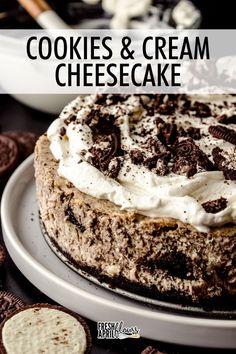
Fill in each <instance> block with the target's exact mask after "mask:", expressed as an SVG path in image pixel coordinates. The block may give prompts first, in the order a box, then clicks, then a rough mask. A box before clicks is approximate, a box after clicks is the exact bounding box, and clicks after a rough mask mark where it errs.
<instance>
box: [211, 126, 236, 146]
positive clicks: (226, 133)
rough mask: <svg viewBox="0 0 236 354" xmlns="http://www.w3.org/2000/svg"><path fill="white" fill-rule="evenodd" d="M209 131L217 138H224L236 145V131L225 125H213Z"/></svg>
mask: <svg viewBox="0 0 236 354" xmlns="http://www.w3.org/2000/svg"><path fill="white" fill-rule="evenodd" d="M208 131H209V133H210V134H211V135H212V136H213V137H214V138H216V139H223V140H225V141H227V142H228V143H231V144H233V145H236V131H234V130H233V129H229V128H227V127H223V126H222V125H211V126H210V127H209V129H208Z"/></svg>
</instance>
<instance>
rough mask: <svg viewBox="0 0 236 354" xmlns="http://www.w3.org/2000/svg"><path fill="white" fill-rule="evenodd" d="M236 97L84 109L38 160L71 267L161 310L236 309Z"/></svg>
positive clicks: (44, 197)
mask: <svg viewBox="0 0 236 354" xmlns="http://www.w3.org/2000/svg"><path fill="white" fill-rule="evenodd" d="M235 148H236V97H235V96H233V95H224V96H219V95H211V96H191V97H190V96H186V95H97V96H84V97H78V98H77V99H76V100H74V101H73V102H72V103H70V104H69V105H68V106H67V107H66V108H65V109H64V110H63V112H62V113H61V115H60V117H59V118H58V119H56V120H55V121H54V122H53V123H52V124H51V126H50V127H49V129H48V132H47V135H43V136H42V137H41V138H40V139H39V141H38V143H37V146H36V151H35V176H36V187H37V198H38V203H39V210H40V216H41V220H42V223H43V225H44V228H45V230H46V232H47V235H48V237H49V238H50V240H51V242H52V243H53V244H54V245H55V247H56V248H57V249H58V250H59V251H61V252H62V253H63V254H64V255H65V256H66V257H67V258H68V259H69V260H70V261H71V262H72V264H73V265H74V266H75V267H77V268H78V269H81V270H83V271H86V272H87V273H89V274H91V275H93V276H95V277H96V278H97V279H98V280H99V281H101V282H102V281H105V282H108V283H109V284H111V286H117V287H119V288H124V289H127V290H129V291H132V292H135V293H138V294H142V295H144V296H149V297H153V298H157V299H164V300H168V301H175V302H181V303H191V304H197V305H204V304H213V305H217V306H218V305H219V304H223V303H225V302H226V299H227V302H228V300H229V299H230V301H231V300H232V301H233V303H234V302H235V299H236V225H235V223H236V155H235Z"/></svg>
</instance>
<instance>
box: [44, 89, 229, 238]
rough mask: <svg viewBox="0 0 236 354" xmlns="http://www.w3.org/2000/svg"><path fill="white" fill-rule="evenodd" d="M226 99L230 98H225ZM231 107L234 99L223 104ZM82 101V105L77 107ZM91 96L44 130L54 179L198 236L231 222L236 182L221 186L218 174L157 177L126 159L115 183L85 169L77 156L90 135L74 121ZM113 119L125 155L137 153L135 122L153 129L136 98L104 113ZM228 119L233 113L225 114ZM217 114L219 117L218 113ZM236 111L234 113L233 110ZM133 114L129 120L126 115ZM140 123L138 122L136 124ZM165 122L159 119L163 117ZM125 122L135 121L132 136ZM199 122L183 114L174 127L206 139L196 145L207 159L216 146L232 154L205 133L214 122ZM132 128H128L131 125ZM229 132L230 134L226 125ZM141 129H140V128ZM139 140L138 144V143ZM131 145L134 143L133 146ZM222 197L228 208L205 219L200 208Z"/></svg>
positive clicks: (213, 103)
mask: <svg viewBox="0 0 236 354" xmlns="http://www.w3.org/2000/svg"><path fill="white" fill-rule="evenodd" d="M230 97H231V96H230ZM191 99H192V100H196V101H200V102H204V101H205V102H211V107H212V109H215V110H217V109H219V108H218V107H217V104H219V102H221V101H220V100H225V99H226V98H225V96H224V97H221V98H220V97H219V96H204V97H201V96H198V97H195V96H193V97H192V98H191ZM227 99H228V100H229V102H230V100H232V99H233V100H234V101H236V98H232V97H231V98H227ZM81 100H83V102H82V101H81ZM93 102H94V97H93V96H87V97H85V98H84V99H81V98H77V99H76V100H75V101H73V102H72V103H70V104H69V105H68V106H67V107H66V108H65V109H64V111H63V112H62V114H61V116H60V118H58V119H56V120H55V121H54V122H53V123H52V124H51V126H50V127H49V129H48V138H49V140H50V142H51V145H50V147H51V151H52V154H53V155H54V157H55V158H56V159H57V160H58V161H59V168H58V173H59V175H60V176H62V177H64V178H66V179H67V180H69V181H70V182H72V183H73V185H74V186H75V187H76V188H78V189H79V190H80V191H81V192H84V193H86V194H89V195H91V196H93V197H95V198H100V199H106V200H109V201H111V202H112V203H114V204H116V205H118V206H120V208H121V209H127V210H135V211H136V212H138V213H139V214H142V215H145V216H149V217H170V218H174V219H178V220H181V221H182V222H184V223H189V224H191V225H192V226H194V227H195V228H196V229H197V230H199V231H202V232H208V231H209V228H210V227H214V226H221V225H224V224H227V223H230V222H232V223H235V221H236V181H231V180H230V181H226V180H225V178H224V176H223V173H222V172H219V171H207V172H205V171H203V172H199V173H197V174H195V175H194V176H193V177H191V178H187V177H185V176H181V175H176V174H173V173H171V174H169V175H167V176H158V175H157V174H155V173H153V172H151V171H149V170H148V169H147V168H146V167H144V166H140V165H135V164H133V163H131V161H130V159H129V158H126V159H125V161H124V164H123V166H122V168H121V170H120V172H119V175H118V178H117V179H116V180H114V179H112V178H109V177H108V176H105V175H104V174H103V173H102V172H100V171H99V170H98V169H97V168H95V167H94V166H92V165H91V164H89V163H88V162H87V161H85V160H86V159H85V158H84V157H83V156H82V154H81V151H82V150H84V149H85V150H87V149H88V148H89V147H91V146H92V144H93V142H92V132H91V130H90V128H89V127H88V126H87V125H85V124H82V123H79V122H78V121H79V120H80V118H83V117H84V116H85V115H86V114H87V112H89V111H90V110H91V107H92V105H93ZM104 109H106V110H110V112H111V113H112V114H116V115H120V118H118V119H119V120H120V121H119V127H120V129H121V143H122V148H123V149H124V150H125V151H130V150H131V149H134V148H136V147H138V148H140V145H139V144H140V141H139V134H138V133H139V124H141V123H139V121H140V122H141V120H142V126H143V124H144V125H145V127H147V128H148V127H149V128H151V129H152V128H153V127H152V124H153V123H150V117H148V116H147V117H142V107H141V106H140V103H139V99H138V97H137V96H131V97H130V98H129V99H128V100H127V101H125V104H118V105H114V106H109V107H105V108H104ZM230 109H231V112H230V114H232V107H231V108H230ZM75 111H78V112H77V113H76V114H77V118H78V121H76V122H71V123H70V124H69V125H65V123H64V120H65V118H67V117H68V116H69V115H70V114H71V113H73V112H75ZM221 111H222V110H221V109H219V113H221ZM235 111H236V107H235ZM128 112H129V113H130V112H132V114H133V118H130V116H128V114H127V113H128ZM140 117H142V119H140ZM163 118H164V116H163ZM130 119H131V120H133V119H134V120H136V123H135V124H136V128H135V132H136V133H137V135H134V133H132V132H131V131H130V124H131V122H130ZM205 119H206V123H204V119H203V120H200V119H199V118H196V117H195V118H191V117H189V116H187V115H186V117H184V118H183V114H176V123H177V124H178V122H181V124H182V125H184V127H188V126H191V125H192V126H195V127H199V128H201V133H202V135H203V136H204V134H205V135H206V136H205V137H203V138H202V139H201V140H199V141H198V140H196V141H195V143H196V144H197V145H198V146H199V147H200V148H201V149H202V150H203V151H204V152H205V153H206V154H207V155H208V156H209V158H210V155H211V151H212V149H213V148H214V147H216V146H219V147H220V148H223V149H224V150H227V151H228V152H231V153H235V146H234V145H232V144H230V143H227V142H225V141H224V140H219V139H215V138H213V137H212V136H210V135H209V133H208V127H209V125H217V124H218V123H217V121H216V119H215V118H213V117H209V118H205ZM132 124H133V123H132ZM62 127H64V128H65V129H66V138H62V137H61V136H60V130H61V128H62ZM227 127H228V128H231V129H235V126H234V125H232V124H230V125H227ZM140 129H141V125H140ZM140 139H142V138H140ZM134 140H136V141H134ZM221 197H224V198H226V199H227V200H228V204H227V207H226V208H225V209H224V210H222V211H220V212H218V213H216V214H212V213H207V212H206V211H205V209H204V208H203V207H202V205H201V204H202V203H204V202H207V201H210V200H215V199H218V198H221Z"/></svg>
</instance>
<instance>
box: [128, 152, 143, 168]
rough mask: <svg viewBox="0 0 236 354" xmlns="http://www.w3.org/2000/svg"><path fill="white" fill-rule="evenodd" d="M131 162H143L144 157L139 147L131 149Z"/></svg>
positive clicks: (138, 163) (136, 163)
mask: <svg viewBox="0 0 236 354" xmlns="http://www.w3.org/2000/svg"><path fill="white" fill-rule="evenodd" d="M129 155H130V159H131V162H132V163H133V164H135V165H140V164H142V163H143V160H144V157H143V153H142V151H140V150H139V149H134V150H131V151H130V153H129Z"/></svg>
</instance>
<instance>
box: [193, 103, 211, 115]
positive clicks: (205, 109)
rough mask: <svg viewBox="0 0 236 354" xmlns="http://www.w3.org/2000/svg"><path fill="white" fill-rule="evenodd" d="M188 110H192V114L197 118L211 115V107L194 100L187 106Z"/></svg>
mask: <svg viewBox="0 0 236 354" xmlns="http://www.w3.org/2000/svg"><path fill="white" fill-rule="evenodd" d="M189 110H190V111H193V112H194V115H195V116H196V117H199V118H207V117H210V116H211V109H210V107H209V106H208V105H207V104H206V103H202V102H198V101H195V102H194V104H193V105H192V106H190V107H189Z"/></svg>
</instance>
